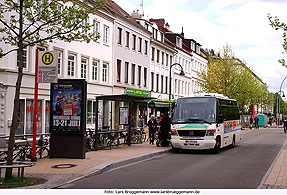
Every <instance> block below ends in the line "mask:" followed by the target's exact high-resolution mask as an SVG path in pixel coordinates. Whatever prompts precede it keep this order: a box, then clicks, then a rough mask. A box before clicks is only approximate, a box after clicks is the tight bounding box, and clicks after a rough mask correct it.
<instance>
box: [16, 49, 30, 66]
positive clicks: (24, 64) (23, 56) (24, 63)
mask: <svg viewBox="0 0 287 195" xmlns="http://www.w3.org/2000/svg"><path fill="white" fill-rule="evenodd" d="M27 51H28V49H27V48H24V49H23V54H22V58H23V68H25V69H26V68H27V64H28V58H27V56H28V53H27ZM17 66H18V67H19V54H18V51H17Z"/></svg>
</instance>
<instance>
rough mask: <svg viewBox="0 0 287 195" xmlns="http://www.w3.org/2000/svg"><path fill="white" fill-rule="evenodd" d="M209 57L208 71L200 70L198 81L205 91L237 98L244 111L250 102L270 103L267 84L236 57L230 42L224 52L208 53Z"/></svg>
mask: <svg viewBox="0 0 287 195" xmlns="http://www.w3.org/2000/svg"><path fill="white" fill-rule="evenodd" d="M207 58H208V64H207V66H208V67H207V70H208V72H207V73H205V72H200V73H199V74H198V78H199V79H198V81H197V83H198V84H199V85H200V86H201V88H202V89H203V91H206V92H208V93H220V94H223V95H226V96H228V97H229V98H233V99H236V100H237V101H238V104H239V107H240V110H241V111H242V112H244V111H245V107H246V106H248V105H250V104H257V105H261V106H263V105H265V104H270V101H268V100H267V99H268V98H270V96H269V95H268V94H269V92H268V89H267V86H266V85H265V84H263V82H262V81H261V80H260V79H259V78H258V77H256V76H255V75H254V74H253V72H252V71H251V69H250V68H248V67H247V66H246V63H243V62H241V61H240V60H238V59H236V58H235V57H234V53H233V52H232V49H231V47H230V46H229V45H228V44H227V45H226V46H224V47H223V50H222V52H218V54H216V55H209V54H208V56H207ZM271 99H272V98H271Z"/></svg>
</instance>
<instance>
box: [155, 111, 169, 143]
mask: <svg viewBox="0 0 287 195" xmlns="http://www.w3.org/2000/svg"><path fill="white" fill-rule="evenodd" d="M159 125H160V132H159V134H158V139H159V141H158V145H157V146H163V147H167V146H169V141H168V139H169V136H170V135H169V132H170V125H171V120H170V118H169V116H168V115H167V114H165V115H164V116H163V118H162V119H161V121H160V122H159Z"/></svg>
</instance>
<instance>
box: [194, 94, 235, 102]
mask: <svg viewBox="0 0 287 195" xmlns="http://www.w3.org/2000/svg"><path fill="white" fill-rule="evenodd" d="M191 97H215V98H218V99H225V100H233V101H236V100H235V99H230V98H229V97H227V96H225V95H222V94H219V93H198V94H194V95H193V96H191Z"/></svg>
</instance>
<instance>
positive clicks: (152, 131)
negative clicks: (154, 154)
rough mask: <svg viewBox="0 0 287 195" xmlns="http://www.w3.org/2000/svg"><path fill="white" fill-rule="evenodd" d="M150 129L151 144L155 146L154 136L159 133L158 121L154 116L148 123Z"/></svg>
mask: <svg viewBox="0 0 287 195" xmlns="http://www.w3.org/2000/svg"><path fill="white" fill-rule="evenodd" d="M147 126H148V129H149V143H150V144H152V145H153V144H154V134H155V132H156V131H157V121H156V120H155V118H154V115H152V116H151V118H150V119H149V121H148V123H147Z"/></svg>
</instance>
